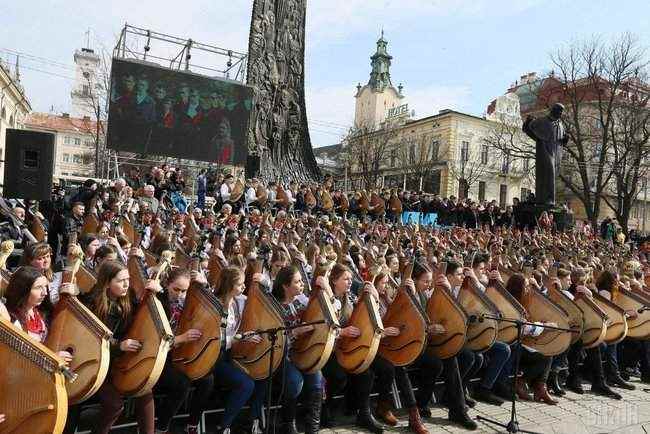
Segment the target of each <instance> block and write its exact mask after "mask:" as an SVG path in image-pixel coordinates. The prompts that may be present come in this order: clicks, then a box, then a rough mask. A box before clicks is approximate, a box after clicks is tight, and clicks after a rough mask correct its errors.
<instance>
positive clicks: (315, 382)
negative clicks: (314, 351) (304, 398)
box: [256, 357, 323, 402]
mask: <svg viewBox="0 0 650 434" xmlns="http://www.w3.org/2000/svg"><path fill="white" fill-rule="evenodd" d="M275 375H276V376H280V375H284V381H283V383H284V390H283V392H284V393H283V396H284V398H285V399H296V398H298V396H300V392H302V390H303V389H304V390H305V392H307V393H309V392H313V391H316V390H321V389H322V387H323V376H322V375H321V373H320V371H318V372H316V373H314V374H305V373H303V372H301V371H300V370H299V369H298V368H296V365H294V364H293V362H291V361H290V360H288V359H287V358H286V357H285V359H284V361H283V362H282V366H281V369H278V370H277V371H276V373H275ZM276 379H277V377H276ZM266 381H267V380H262V381H258V383H263V384H264V386H265V387H263V388H261V389H260V391H259V393H260V395H261V402H263V401H264V399H265V398H266V386H267V382H266ZM256 392H257V390H256Z"/></svg>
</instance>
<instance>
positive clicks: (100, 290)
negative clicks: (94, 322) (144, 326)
mask: <svg viewBox="0 0 650 434" xmlns="http://www.w3.org/2000/svg"><path fill="white" fill-rule="evenodd" d="M126 269H127V268H126V266H124V264H122V263H121V262H118V261H104V262H102V265H100V267H99V270H98V271H97V283H96V284H95V286H94V287H93V289H92V306H90V310H92V311H93V312H94V314H95V315H97V318H99V319H100V320H101V321H102V322H104V323H105V322H106V319H107V318H108V313H109V311H110V309H111V300H110V298H109V296H108V291H109V287H110V284H111V280H113V278H114V277H115V276H117V274H118V273H119V272H120V271H122V270H126ZM115 303H117V305H118V307H119V309H120V314H121V316H122V320H123V321H128V319H129V317H130V316H131V312H132V310H133V306H132V305H131V290H130V289H129V293H127V295H126V296H124V297H120V298H118V299H117V300H115Z"/></svg>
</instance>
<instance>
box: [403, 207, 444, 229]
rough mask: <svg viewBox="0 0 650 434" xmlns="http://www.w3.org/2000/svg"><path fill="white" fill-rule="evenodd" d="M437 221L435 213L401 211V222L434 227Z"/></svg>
mask: <svg viewBox="0 0 650 434" xmlns="http://www.w3.org/2000/svg"><path fill="white" fill-rule="evenodd" d="M437 222H438V214H437V213H433V212H432V213H426V214H425V213H421V212H415V211H405V212H403V213H402V224H404V225H408V224H419V225H422V226H433V227H436V226H437Z"/></svg>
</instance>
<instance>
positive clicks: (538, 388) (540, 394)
mask: <svg viewBox="0 0 650 434" xmlns="http://www.w3.org/2000/svg"><path fill="white" fill-rule="evenodd" d="M533 393H534V395H535V401H538V402H543V403H545V404H548V405H555V404H557V401H556V400H554V399H553V398H551V395H549V394H548V390H547V389H546V384H545V383H544V382H543V381H538V382H537V383H535V384H534V385H533Z"/></svg>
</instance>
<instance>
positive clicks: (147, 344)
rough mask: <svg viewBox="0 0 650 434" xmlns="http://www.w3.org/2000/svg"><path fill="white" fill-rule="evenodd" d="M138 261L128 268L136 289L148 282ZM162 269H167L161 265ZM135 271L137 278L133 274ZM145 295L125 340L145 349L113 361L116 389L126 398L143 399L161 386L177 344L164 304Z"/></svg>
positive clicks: (124, 354) (133, 257)
mask: <svg viewBox="0 0 650 434" xmlns="http://www.w3.org/2000/svg"><path fill="white" fill-rule="evenodd" d="M138 261H139V258H138V257H137V256H131V257H129V259H128V264H127V265H128V268H129V275H130V276H131V282H132V285H133V286H134V287H135V286H136V285H138V286H144V283H145V282H146V276H145V275H143V273H144V270H142V266H141V264H140V263H138ZM165 263H166V262H163V264H165ZM161 268H164V267H163V266H162V265H161ZM134 269H135V270H136V275H135V276H134V275H133V274H132V270H134ZM137 270H140V271H137ZM141 291H144V296H143V298H142V301H141V302H140V304H139V305H138V307H137V309H136V310H135V314H134V316H133V321H132V322H131V326H130V327H129V330H128V332H127V333H126V336H125V337H124V338H125V339H134V340H136V341H138V342H140V344H142V348H141V349H140V351H138V352H125V353H122V355H120V356H119V357H117V358H116V359H115V360H114V361H113V366H112V368H111V379H112V382H113V386H115V388H116V389H117V390H118V391H119V392H120V394H121V395H123V396H141V395H144V394H146V393H149V392H150V391H151V389H152V388H153V386H154V385H155V384H156V383H157V382H158V378H159V377H160V374H161V373H162V370H163V368H164V366H165V361H166V360H167V353H168V352H169V349H170V347H171V344H172V341H173V340H174V335H173V334H172V330H171V327H170V325H169V320H168V319H167V316H166V315H165V310H164V308H163V306H162V304H161V303H160V301H159V300H158V299H157V298H156V297H155V295H153V294H152V293H151V292H150V291H149V290H147V289H144V288H142V289H141Z"/></svg>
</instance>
